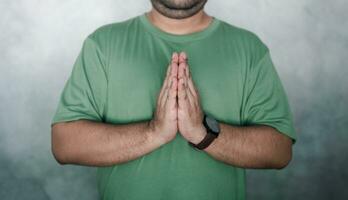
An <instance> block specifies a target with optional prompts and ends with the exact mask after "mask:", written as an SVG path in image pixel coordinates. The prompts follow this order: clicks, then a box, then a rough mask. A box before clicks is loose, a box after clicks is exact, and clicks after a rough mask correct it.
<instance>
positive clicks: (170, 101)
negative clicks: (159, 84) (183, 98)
mask: <svg viewBox="0 0 348 200" xmlns="http://www.w3.org/2000/svg"><path fill="white" fill-rule="evenodd" d="M177 84H178V80H177V79H176V78H173V81H172V86H171V87H170V88H169V90H168V91H169V92H168V98H167V101H166V106H168V108H170V109H173V108H175V107H176V106H177V105H176V104H177V102H176V96H177V92H178V90H177V89H176V88H177Z"/></svg>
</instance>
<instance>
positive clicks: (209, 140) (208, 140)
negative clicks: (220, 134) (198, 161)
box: [189, 132, 216, 150]
mask: <svg viewBox="0 0 348 200" xmlns="http://www.w3.org/2000/svg"><path fill="white" fill-rule="evenodd" d="M215 138H216V135H214V134H212V133H210V132H207V134H206V135H205V137H204V138H203V140H202V141H201V142H200V143H198V144H193V143H192V142H189V144H190V145H191V146H193V147H195V148H197V149H199V150H203V149H205V148H207V147H208V146H209V145H210V144H211V143H212V142H213V141H214V139H215Z"/></svg>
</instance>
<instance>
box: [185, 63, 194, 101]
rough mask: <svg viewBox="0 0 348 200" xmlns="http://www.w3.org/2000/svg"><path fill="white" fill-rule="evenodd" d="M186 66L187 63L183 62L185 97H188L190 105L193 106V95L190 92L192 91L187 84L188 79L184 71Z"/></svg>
mask: <svg viewBox="0 0 348 200" xmlns="http://www.w3.org/2000/svg"><path fill="white" fill-rule="evenodd" d="M187 67H188V65H187V63H185V76H184V77H185V78H184V79H185V90H186V95H187V99H188V101H189V103H190V105H191V106H192V107H194V106H195V96H194V95H193V94H192V92H191V90H190V88H189V86H188V82H189V79H188V77H187V73H186V72H187Z"/></svg>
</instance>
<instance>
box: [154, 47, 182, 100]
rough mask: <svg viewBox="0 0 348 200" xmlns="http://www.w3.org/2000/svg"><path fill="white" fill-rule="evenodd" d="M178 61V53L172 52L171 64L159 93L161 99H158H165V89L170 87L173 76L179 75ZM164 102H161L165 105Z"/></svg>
mask: <svg viewBox="0 0 348 200" xmlns="http://www.w3.org/2000/svg"><path fill="white" fill-rule="evenodd" d="M177 62H178V53H176V52H174V53H173V54H172V60H171V64H170V65H169V66H168V68H167V73H166V78H165V80H164V81H163V85H162V88H161V92H160V94H159V98H158V99H159V100H158V101H160V102H162V101H163V93H164V91H165V89H166V88H168V87H169V85H170V84H171V83H170V80H171V77H173V76H177V75H176V74H177ZM163 103H164V102H162V103H161V104H162V105H163Z"/></svg>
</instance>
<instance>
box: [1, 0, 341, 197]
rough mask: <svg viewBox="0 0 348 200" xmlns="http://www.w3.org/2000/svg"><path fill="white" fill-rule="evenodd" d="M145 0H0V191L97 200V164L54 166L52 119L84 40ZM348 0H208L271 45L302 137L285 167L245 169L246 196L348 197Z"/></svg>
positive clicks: (214, 11) (213, 9)
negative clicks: (246, 180)
mask: <svg viewBox="0 0 348 200" xmlns="http://www.w3.org/2000/svg"><path fill="white" fill-rule="evenodd" d="M149 8H150V3H149V1H148V0H142V1H139V0H128V1H126V2H124V1H121V0H104V1H93V0H69V1H58V0H49V1H39V0H31V1H28V0H12V1H11V0H2V1H1V3H0V27H1V32H0V89H1V94H0V101H1V104H0V113H1V114H0V198H1V199H36V200H39V199H67V200H73V199H86V200H88V199H96V198H97V190H96V177H95V173H94V172H95V168H91V167H83V166H73V165H70V166H69V165H66V166H64V167H63V166H60V165H58V164H57V163H56V162H55V160H54V158H53V156H52V154H51V150H50V147H51V146H50V142H51V140H50V127H49V124H50V120H51V118H52V115H53V113H54V111H55V109H56V105H57V101H58V97H59V93H60V92H61V90H62V88H63V85H64V83H65V81H66V79H67V77H68V75H69V74H70V72H71V67H72V64H73V62H74V60H75V58H76V56H77V54H78V51H79V50H80V48H81V44H82V41H83V39H84V38H85V37H86V36H87V34H89V33H90V32H91V31H93V30H95V29H96V28H97V27H99V26H101V25H103V24H105V23H111V22H115V21H120V20H123V19H127V18H129V17H131V16H135V15H138V14H141V13H143V12H145V11H147V10H148V9H149ZM347 9H348V2H347V1H346V0H332V1H325V0H302V1H293V0H281V1H271V0H259V1H253V0H233V1H223V0H215V1H213V0H210V1H208V4H207V6H206V10H207V12H208V13H209V14H211V15H214V16H216V17H218V18H220V19H223V20H226V21H228V22H230V23H232V24H235V25H237V26H241V27H244V28H247V29H249V30H251V31H253V32H255V33H256V34H258V35H259V36H260V37H261V38H262V40H263V41H264V42H265V43H266V44H267V45H268V46H269V47H270V49H271V53H272V57H273V60H274V63H275V64H276V67H277V70H278V72H279V74H280V76H281V78H282V81H283V84H284V86H285V89H286V91H287V94H288V97H289V102H290V104H291V108H292V110H293V113H294V119H295V125H296V130H297V132H298V135H299V140H298V142H297V143H296V145H295V146H294V157H293V160H292V162H291V164H290V165H289V166H288V167H287V168H286V169H284V170H281V171H277V170H248V197H249V199H347V198H348V190H346V184H347V180H348V171H347V170H346V166H347V165H348V159H347V157H344V153H345V151H347V150H348V148H347V139H348V134H347V132H348V131H347V124H348V108H347V106H346V103H347V100H348V94H347V89H346V88H347V85H348V79H347V78H346V77H347V76H348V70H347V67H348V62H347V55H348V54H347V52H348V20H347V19H348V14H347V12H346V10H347ZM333 197H334V198H333Z"/></svg>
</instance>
